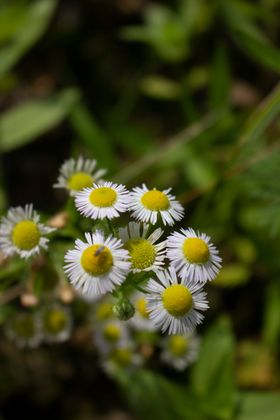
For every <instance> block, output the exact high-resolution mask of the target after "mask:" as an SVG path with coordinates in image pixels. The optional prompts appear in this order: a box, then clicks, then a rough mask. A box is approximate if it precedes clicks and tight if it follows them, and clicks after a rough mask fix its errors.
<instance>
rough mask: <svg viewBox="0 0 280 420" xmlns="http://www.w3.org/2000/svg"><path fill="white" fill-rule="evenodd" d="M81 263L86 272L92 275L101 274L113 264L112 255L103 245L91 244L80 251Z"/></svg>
mask: <svg viewBox="0 0 280 420" xmlns="http://www.w3.org/2000/svg"><path fill="white" fill-rule="evenodd" d="M81 265H82V267H83V269H84V270H85V271H86V272H87V273H89V274H92V275H93V276H102V275H103V274H105V273H107V272H108V271H110V269H111V267H112V265H113V255H112V253H111V251H110V250H109V248H107V247H106V246H104V245H99V244H96V245H91V246H89V247H88V248H87V249H85V250H84V252H83V253H82V257H81Z"/></svg>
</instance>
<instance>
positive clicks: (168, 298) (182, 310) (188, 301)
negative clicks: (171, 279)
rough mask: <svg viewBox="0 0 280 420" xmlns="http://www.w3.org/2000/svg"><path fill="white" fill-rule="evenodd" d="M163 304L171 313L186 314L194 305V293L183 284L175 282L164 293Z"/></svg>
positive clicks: (175, 314) (174, 314)
mask: <svg viewBox="0 0 280 420" xmlns="http://www.w3.org/2000/svg"><path fill="white" fill-rule="evenodd" d="M162 301H163V306H164V307H165V309H166V310H167V312H168V313H169V314H170V315H173V316H178V317H180V316H184V315H186V313H188V312H189V310H190V309H191V307H192V295H191V293H190V291H189V289H188V288H187V287H186V286H184V285H183V284H173V285H172V286H169V287H167V288H166V289H165V290H164V292H163V293H162Z"/></svg>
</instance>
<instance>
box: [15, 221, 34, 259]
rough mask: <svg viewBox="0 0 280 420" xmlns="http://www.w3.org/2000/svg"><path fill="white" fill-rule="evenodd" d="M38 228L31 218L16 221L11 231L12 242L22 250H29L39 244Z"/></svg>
mask: <svg viewBox="0 0 280 420" xmlns="http://www.w3.org/2000/svg"><path fill="white" fill-rule="evenodd" d="M40 237H41V233H40V230H39V228H38V226H37V224H36V223H35V222H33V221H32V220H22V221H21V222H18V223H17V224H16V225H15V227H14V229H13V232H12V241H13V244H14V245H15V246H16V247H17V248H19V249H22V250H24V251H30V250H31V249H32V248H34V247H35V246H37V245H38V244H39V241H40Z"/></svg>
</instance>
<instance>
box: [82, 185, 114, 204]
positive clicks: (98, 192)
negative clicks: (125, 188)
mask: <svg viewBox="0 0 280 420" xmlns="http://www.w3.org/2000/svg"><path fill="white" fill-rule="evenodd" d="M89 199H90V202H91V204H93V205H94V206H96V207H110V206H112V205H113V204H114V203H115V201H116V199H117V193H116V191H115V190H113V188H109V187H99V188H96V189H95V190H93V191H92V192H91V194H90V197H89Z"/></svg>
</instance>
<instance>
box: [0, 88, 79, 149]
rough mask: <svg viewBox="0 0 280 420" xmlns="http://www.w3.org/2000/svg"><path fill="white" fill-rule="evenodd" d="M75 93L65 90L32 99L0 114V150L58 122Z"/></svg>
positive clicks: (71, 102) (25, 140)
mask: <svg viewBox="0 0 280 420" xmlns="http://www.w3.org/2000/svg"><path fill="white" fill-rule="evenodd" d="M78 97H79V94H78V92H77V90H75V89H66V90H64V91H62V92H60V93H59V94H57V95H54V96H51V97H49V98H47V99H35V100H30V101H26V102H24V103H21V104H19V105H16V106H14V107H13V108H12V109H9V110H7V111H5V112H3V113H2V115H1V116H0V151H1V152H9V151H11V150H13V149H16V148H18V147H21V146H23V145H24V144H26V143H28V142H30V141H32V140H33V139H35V138H36V137H38V136H40V135H42V134H43V133H45V132H46V131H48V130H49V129H51V128H52V127H54V126H56V125H57V124H59V123H60V122H61V121H62V120H63V119H64V118H65V117H66V116H67V114H68V113H69V111H70V109H71V108H72V106H73V105H74V103H75V102H76V101H77V100H78Z"/></svg>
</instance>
